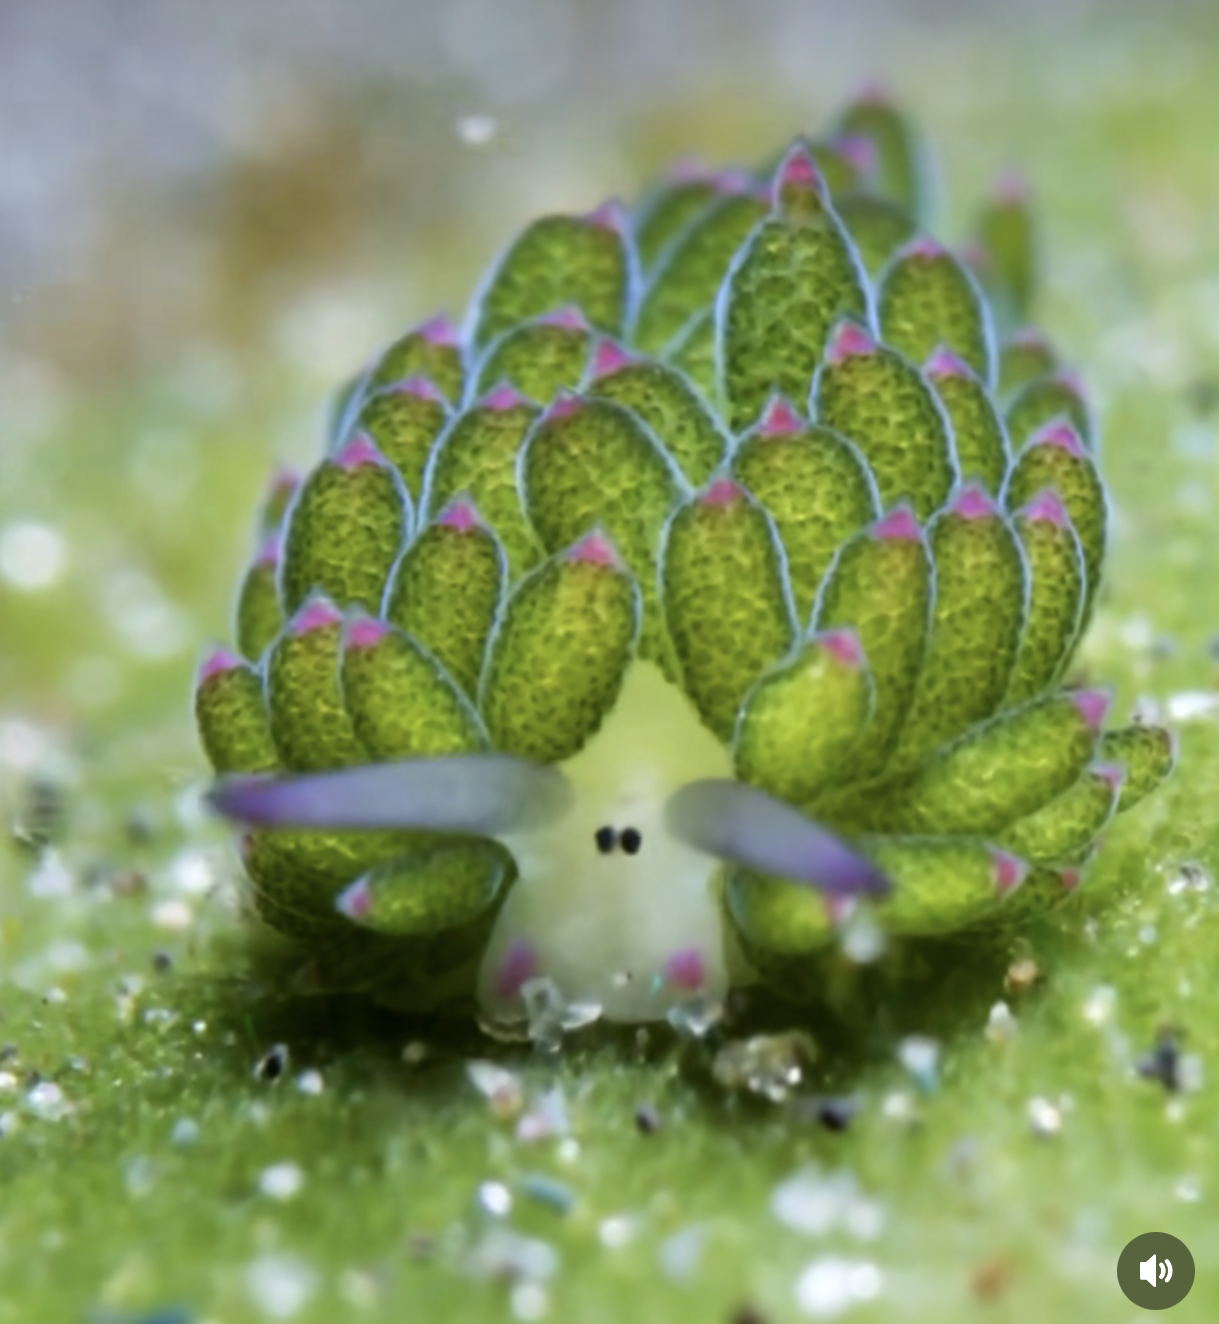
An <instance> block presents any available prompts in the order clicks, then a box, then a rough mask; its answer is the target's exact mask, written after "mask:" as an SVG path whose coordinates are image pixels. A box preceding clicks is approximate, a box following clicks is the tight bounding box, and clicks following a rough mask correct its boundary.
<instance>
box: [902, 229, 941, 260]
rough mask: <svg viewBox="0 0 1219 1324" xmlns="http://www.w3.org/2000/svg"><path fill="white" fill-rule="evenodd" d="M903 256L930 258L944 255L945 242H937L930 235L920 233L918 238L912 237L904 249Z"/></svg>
mask: <svg viewBox="0 0 1219 1324" xmlns="http://www.w3.org/2000/svg"><path fill="white" fill-rule="evenodd" d="M902 256H903V257H915V258H922V259H924V260H930V259H932V258H939V257H943V256H944V246H943V244H937V243H936V241H935V240H934V239H932V238H931V237H930V236H929V235H919V237H918V238H917V239H912V240H911V241H910V242H909V243H908V244H907V245H906V247H905V248H904V249H903V250H902Z"/></svg>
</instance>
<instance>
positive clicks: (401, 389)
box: [389, 373, 448, 405]
mask: <svg viewBox="0 0 1219 1324" xmlns="http://www.w3.org/2000/svg"><path fill="white" fill-rule="evenodd" d="M389 389H390V390H391V391H392V392H393V393H394V395H413V396H416V397H417V398H418V399H420V400H431V401H432V403H433V404H438V405H443V404H447V403H448V401H447V400H445V398H444V392H443V391H441V389H440V387H439V386H437V385H436V383H435V382H434V381H432V379H431V378H430V377H424V376H423V375H422V374H420V373H417V374H416V375H415V376H414V377H407V378H405V379H404V380H403V381H400V382H395V383H394V384H393V385H392V386H391V387H390V388H389Z"/></svg>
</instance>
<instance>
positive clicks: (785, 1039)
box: [711, 1030, 817, 1103]
mask: <svg viewBox="0 0 1219 1324" xmlns="http://www.w3.org/2000/svg"><path fill="white" fill-rule="evenodd" d="M816 1056H817V1045H816V1044H815V1043H814V1042H813V1040H812V1038H811V1036H810V1035H808V1034H806V1033H805V1032H804V1031H803V1030H788V1031H786V1032H784V1033H783V1034H755V1035H752V1036H751V1037H750V1038H748V1039H733V1040H730V1041H729V1042H728V1043H726V1044H725V1045H724V1046H723V1047H722V1048H721V1049H720V1050H719V1051H718V1052H717V1053H716V1055H715V1058H714V1060H713V1061H712V1064H711V1074H712V1075H713V1076H714V1077H715V1079H716V1081H717V1082H718V1083H719V1084H721V1085H723V1086H724V1088H725V1089H734V1090H748V1091H749V1092H750V1093H752V1094H760V1095H761V1096H762V1097H763V1098H765V1099H769V1100H770V1101H771V1102H772V1103H782V1102H783V1101H784V1100H785V1099H786V1098H787V1097H788V1096H789V1095H790V1094H791V1092H792V1091H793V1090H795V1089H798V1088H799V1086H800V1085H801V1083H802V1082H803V1080H804V1073H805V1071H806V1069H807V1068H808V1067H809V1066H810V1065H811V1063H812V1062H813V1061H814V1060H815V1059H816Z"/></svg>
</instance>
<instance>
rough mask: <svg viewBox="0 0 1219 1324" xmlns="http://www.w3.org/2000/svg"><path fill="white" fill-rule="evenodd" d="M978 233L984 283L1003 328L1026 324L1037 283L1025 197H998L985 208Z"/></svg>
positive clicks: (1029, 219)
mask: <svg viewBox="0 0 1219 1324" xmlns="http://www.w3.org/2000/svg"><path fill="white" fill-rule="evenodd" d="M977 235H978V239H979V241H980V243H981V244H982V250H983V253H984V255H985V263H984V270H983V281H982V283H983V285H984V287H985V288H986V291H987V293H988V294H989V296H990V300H991V307H992V308H993V309H994V312H995V318H996V321H997V322H998V324H999V326H1000V327H1001V328H1002V329H1005V330H1006V329H1008V328H1010V327H1017V326H1023V325H1024V324H1025V323H1026V322H1027V321H1028V318H1029V312H1030V310H1031V306H1032V301H1033V290H1034V287H1035V286H1036V284H1037V241H1036V235H1035V234H1034V229H1033V220H1032V216H1031V214H1030V213H1029V209H1028V205H1027V203H1026V202H1024V201H1023V200H1022V199H1019V198H1013V199H1010V200H1008V199H997V200H995V201H992V202H991V203H990V204H989V206H987V207H985V208H984V209H983V210H982V213H981V215H980V216H979V218H978V227H977Z"/></svg>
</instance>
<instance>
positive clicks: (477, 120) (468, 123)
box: [457, 115, 499, 147]
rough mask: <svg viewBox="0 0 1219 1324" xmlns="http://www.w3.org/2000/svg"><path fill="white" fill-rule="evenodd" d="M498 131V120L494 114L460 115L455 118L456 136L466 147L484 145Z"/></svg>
mask: <svg viewBox="0 0 1219 1324" xmlns="http://www.w3.org/2000/svg"><path fill="white" fill-rule="evenodd" d="M497 133H499V120H497V119H496V118H495V116H494V115H461V116H459V117H458V120H457V137H458V138H459V139H460V140H461V142H463V143H464V144H465V145H466V146H467V147H485V146H486V145H487V144H488V143H489V142H491V141H492V139H493V138H494V137H495V136H496V134H497Z"/></svg>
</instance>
